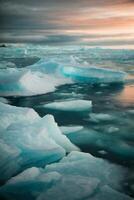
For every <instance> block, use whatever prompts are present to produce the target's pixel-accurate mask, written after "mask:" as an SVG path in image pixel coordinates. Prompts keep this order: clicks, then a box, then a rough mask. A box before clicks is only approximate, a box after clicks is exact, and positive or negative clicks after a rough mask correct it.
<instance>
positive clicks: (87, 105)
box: [43, 100, 92, 112]
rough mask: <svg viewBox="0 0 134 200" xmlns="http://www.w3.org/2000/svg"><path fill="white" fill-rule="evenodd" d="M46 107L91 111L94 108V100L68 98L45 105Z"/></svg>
mask: <svg viewBox="0 0 134 200" xmlns="http://www.w3.org/2000/svg"><path fill="white" fill-rule="evenodd" d="M43 107H44V108H47V109H52V110H61V111H68V112H69V111H73V112H81V111H83V112H84V111H90V110H91V108H92V101H88V100H66V101H59V102H52V103H48V104H45V105H43Z"/></svg>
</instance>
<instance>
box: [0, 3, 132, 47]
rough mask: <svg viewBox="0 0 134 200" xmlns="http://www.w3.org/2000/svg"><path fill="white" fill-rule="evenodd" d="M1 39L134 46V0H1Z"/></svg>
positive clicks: (6, 40)
mask: <svg viewBox="0 0 134 200" xmlns="http://www.w3.org/2000/svg"><path fill="white" fill-rule="evenodd" d="M0 42H1V43H4V42H7V43H8V42H11V43H14V42H15V43H16V42H17V43H39V44H47V45H57V44H67V45H70V44H71V45H72V44H82V45H89V46H91V47H94V46H106V47H111V46H112V47H115V48H116V47H119V46H122V47H124V48H125V47H129V48H134V0H23V1H22V0H0Z"/></svg>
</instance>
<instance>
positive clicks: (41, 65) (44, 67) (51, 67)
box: [27, 59, 59, 74]
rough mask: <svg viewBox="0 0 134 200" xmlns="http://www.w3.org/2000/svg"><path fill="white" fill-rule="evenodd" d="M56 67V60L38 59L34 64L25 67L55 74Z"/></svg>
mask: <svg viewBox="0 0 134 200" xmlns="http://www.w3.org/2000/svg"><path fill="white" fill-rule="evenodd" d="M58 67H59V63H58V62H54V61H47V60H45V59H40V60H39V61H38V62H36V63H35V64H33V65H31V66H28V67H27V69H30V70H32V71H38V72H39V71H40V72H43V73H45V74H56V71H57V69H58Z"/></svg>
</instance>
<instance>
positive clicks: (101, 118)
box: [89, 113, 114, 123]
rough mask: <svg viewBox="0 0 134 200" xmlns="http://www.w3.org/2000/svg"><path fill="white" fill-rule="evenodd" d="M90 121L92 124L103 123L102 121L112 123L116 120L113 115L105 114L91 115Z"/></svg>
mask: <svg viewBox="0 0 134 200" xmlns="http://www.w3.org/2000/svg"><path fill="white" fill-rule="evenodd" d="M89 116H90V121H92V122H96V123H98V122H101V121H112V120H114V117H113V116H112V115H109V114H105V113H90V114H89Z"/></svg>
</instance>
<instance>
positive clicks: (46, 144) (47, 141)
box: [0, 103, 79, 180]
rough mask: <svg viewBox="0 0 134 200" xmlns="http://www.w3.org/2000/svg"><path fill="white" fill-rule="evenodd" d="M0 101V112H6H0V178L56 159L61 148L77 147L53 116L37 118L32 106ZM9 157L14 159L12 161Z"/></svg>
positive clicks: (63, 152)
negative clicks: (64, 133)
mask: <svg viewBox="0 0 134 200" xmlns="http://www.w3.org/2000/svg"><path fill="white" fill-rule="evenodd" d="M0 105H1V107H0V112H1V113H5V114H6V115H2V116H1V119H2V125H1V126H3V127H2V129H1V132H0V139H1V141H2V142H1V143H0V147H1V151H0V159H1V165H0V173H1V174H2V175H1V177H0V180H6V179H8V178H10V177H11V176H12V175H14V174H16V173H18V172H19V171H22V170H24V169H25V168H26V167H31V166H44V165H46V164H48V163H50V162H54V161H57V160H59V159H61V158H62V157H63V156H64V155H65V152H70V151H72V150H76V151H79V148H78V147H76V146H75V145H73V144H72V143H71V142H70V140H69V139H68V138H67V137H66V136H65V135H63V134H62V133H61V131H60V129H59V128H58V126H57V124H56V122H55V121H54V118H53V116H51V115H46V116H45V117H43V118H40V117H39V116H38V114H37V113H36V112H35V111H34V110H33V109H29V108H18V107H15V106H10V105H6V104H3V103H0ZM6 112H7V113H6ZM27 113H28V114H27ZM5 116H6V117H5ZM7 120H8V121H7ZM15 122H16V123H15ZM4 128H6V129H4ZM8 149H9V150H8ZM10 149H13V150H12V151H10ZM14 149H15V150H14ZM1 153H2V154H1ZM3 155H4V157H3ZM11 160H13V161H14V163H13V164H12V162H11ZM10 162H11V165H10ZM9 165H10V168H9V167H8V166H9ZM13 165H14V167H12V166H13Z"/></svg>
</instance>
